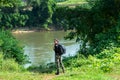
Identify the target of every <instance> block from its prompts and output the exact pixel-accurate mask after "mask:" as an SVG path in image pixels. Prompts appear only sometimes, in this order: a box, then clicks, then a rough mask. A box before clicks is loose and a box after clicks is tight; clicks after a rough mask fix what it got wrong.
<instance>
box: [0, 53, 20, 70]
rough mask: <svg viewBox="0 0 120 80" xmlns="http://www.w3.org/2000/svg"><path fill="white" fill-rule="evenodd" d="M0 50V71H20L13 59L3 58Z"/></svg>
mask: <svg viewBox="0 0 120 80" xmlns="http://www.w3.org/2000/svg"><path fill="white" fill-rule="evenodd" d="M3 57H4V56H3V54H2V52H1V53H0V71H20V70H21V68H20V66H19V64H18V63H17V62H15V60H14V59H4V58H3Z"/></svg>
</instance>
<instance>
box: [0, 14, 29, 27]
mask: <svg viewBox="0 0 120 80" xmlns="http://www.w3.org/2000/svg"><path fill="white" fill-rule="evenodd" d="M27 19H28V16H27V15H22V14H20V13H1V21H0V26H1V28H5V29H13V28H17V27H22V26H24V25H25V23H26V20H27Z"/></svg>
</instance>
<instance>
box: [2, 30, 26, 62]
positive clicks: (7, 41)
mask: <svg viewBox="0 0 120 80" xmlns="http://www.w3.org/2000/svg"><path fill="white" fill-rule="evenodd" d="M0 48H1V50H2V52H3V55H4V58H14V59H15V61H17V62H18V63H19V64H24V63H25V62H26V55H24V52H23V46H21V44H20V43H19V42H18V41H17V40H16V39H15V38H14V37H13V36H12V34H11V33H10V32H9V31H3V30H0Z"/></svg>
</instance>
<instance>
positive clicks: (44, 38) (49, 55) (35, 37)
mask: <svg viewBox="0 0 120 80" xmlns="http://www.w3.org/2000/svg"><path fill="white" fill-rule="evenodd" d="M67 34H68V32H64V31H45V32H44V31H43V32H29V33H14V34H13V35H14V36H15V37H16V38H17V39H18V40H20V42H21V43H22V44H23V45H24V46H25V47H24V54H27V55H28V56H29V59H30V61H31V65H34V66H39V65H42V64H47V63H50V62H54V51H53V45H54V44H53V41H54V39H55V38H57V39H59V41H60V44H63V45H65V47H66V54H64V55H63V57H69V56H74V55H75V54H76V52H77V51H78V49H79V44H77V43H76V42H75V40H64V36H66V35H67ZM27 65H28V64H27Z"/></svg>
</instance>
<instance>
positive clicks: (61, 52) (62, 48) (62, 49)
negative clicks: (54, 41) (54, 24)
mask: <svg viewBox="0 0 120 80" xmlns="http://www.w3.org/2000/svg"><path fill="white" fill-rule="evenodd" d="M59 48H60V55H63V54H65V53H66V48H65V46H64V45H59Z"/></svg>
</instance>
